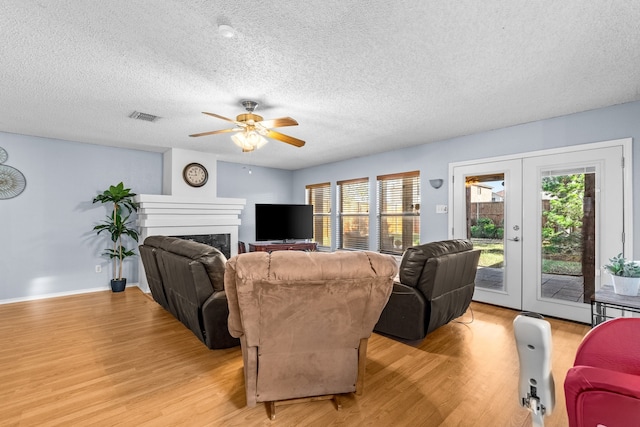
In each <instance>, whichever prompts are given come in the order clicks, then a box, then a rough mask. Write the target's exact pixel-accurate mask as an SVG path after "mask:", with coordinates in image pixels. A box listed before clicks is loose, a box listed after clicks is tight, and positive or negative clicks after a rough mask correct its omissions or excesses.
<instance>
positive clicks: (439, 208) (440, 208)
mask: <svg viewBox="0 0 640 427" xmlns="http://www.w3.org/2000/svg"><path fill="white" fill-rule="evenodd" d="M436 213H442V214H444V213H447V205H436Z"/></svg>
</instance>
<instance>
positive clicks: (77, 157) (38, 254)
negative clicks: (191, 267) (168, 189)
mask: <svg viewBox="0 0 640 427" xmlns="http://www.w3.org/2000/svg"><path fill="white" fill-rule="evenodd" d="M0 147H2V148H4V149H5V150H6V151H7V152H8V154H9V159H8V160H7V162H6V163H5V164H7V165H9V166H12V167H15V168H17V169H18V170H20V171H21V172H22V173H23V175H24V176H25V178H26V181H27V186H26V189H25V191H24V192H23V193H22V194H20V195H19V196H17V197H14V198H12V199H7V200H0V301H2V300H5V301H6V300H13V299H23V298H32V297H37V296H44V295H50V294H64V293H78V292H82V291H84V290H89V289H97V288H102V289H109V281H110V279H111V269H110V267H109V260H108V259H107V258H104V257H102V256H101V253H102V252H103V250H104V248H105V247H107V246H108V245H109V243H110V239H109V238H108V237H107V236H104V237H103V236H102V235H101V236H100V237H96V236H95V234H94V233H93V231H92V228H93V226H94V225H95V224H97V223H98V222H100V221H101V220H102V219H103V218H104V217H105V216H106V215H107V214H108V212H107V207H106V206H104V205H101V204H95V205H94V204H92V203H91V201H92V199H93V197H94V196H96V195H97V194H98V192H101V191H103V190H104V189H106V188H108V186H109V185H112V184H117V183H118V182H120V181H123V182H124V183H125V185H126V186H127V187H130V188H131V189H132V190H133V191H134V192H136V193H147V194H160V193H161V192H162V191H161V190H162V188H161V187H162V155H161V154H159V153H149V152H144V151H136V150H125V149H119V148H110V147H102V146H98V145H90V144H81V143H75V142H68V141H61V140H55V139H47V138H37V137H30V136H24V135H16V134H9V133H0ZM96 265H101V266H102V273H99V274H98V273H96V272H95V266H96ZM125 267H126V268H125V274H124V275H125V276H126V277H127V279H128V281H129V282H137V281H138V260H137V258H132V259H131V261H129V262H126V264H125Z"/></svg>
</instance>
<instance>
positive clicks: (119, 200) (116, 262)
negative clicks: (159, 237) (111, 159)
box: [93, 182, 138, 292]
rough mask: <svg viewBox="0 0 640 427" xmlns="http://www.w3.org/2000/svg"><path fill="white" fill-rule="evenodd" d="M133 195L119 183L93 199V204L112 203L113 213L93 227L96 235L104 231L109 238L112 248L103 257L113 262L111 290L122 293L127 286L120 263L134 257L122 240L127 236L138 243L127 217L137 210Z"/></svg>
mask: <svg viewBox="0 0 640 427" xmlns="http://www.w3.org/2000/svg"><path fill="white" fill-rule="evenodd" d="M135 195H136V194H135V193H132V192H131V189H130V188H124V184H123V183H122V182H121V183H119V184H118V185H115V186H114V185H111V186H109V189H108V190H105V191H104V192H102V194H99V195H98V196H96V197H95V198H94V199H93V203H98V202H100V203H112V204H113V211H112V212H111V215H110V216H107V219H106V220H104V221H103V222H102V224H99V225H96V226H95V227H93V230H94V231H96V232H97V233H96V234H100V233H102V232H103V231H106V232H107V233H108V234H109V235H110V236H111V241H112V242H113V247H110V248H107V249H106V250H105V251H104V253H103V255H106V256H108V257H109V258H110V259H111V260H112V261H113V279H111V290H112V291H113V292H122V291H124V288H125V287H126V285H127V279H126V278H124V277H122V262H123V261H124V259H125V258H127V257H130V256H134V255H135V253H134V250H133V249H127V248H126V247H125V245H124V244H123V241H122V238H123V237H124V236H128V237H130V238H131V239H133V240H135V241H136V242H137V241H138V230H137V229H135V228H133V227H131V221H130V220H129V217H130V216H131V212H135V211H137V210H138V204H137V203H136V202H135V201H134V200H133V197H134V196H135Z"/></svg>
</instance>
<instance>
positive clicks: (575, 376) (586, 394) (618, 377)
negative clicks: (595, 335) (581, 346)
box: [564, 365, 640, 426]
mask: <svg viewBox="0 0 640 427" xmlns="http://www.w3.org/2000/svg"><path fill="white" fill-rule="evenodd" d="M564 390H565V401H566V405H567V414H568V416H569V425H570V426H582V425H587V424H588V425H596V424H602V425H609V426H614V425H615V426H631V425H634V426H635V425H637V424H636V423H637V420H638V418H637V414H639V413H640V376H637V375H631V374H627V373H623V372H616V371H611V370H608V369H601V368H595V367H592V366H581V365H580V366H574V367H573V368H571V369H569V371H568V372H567V376H566V378H565V381H564Z"/></svg>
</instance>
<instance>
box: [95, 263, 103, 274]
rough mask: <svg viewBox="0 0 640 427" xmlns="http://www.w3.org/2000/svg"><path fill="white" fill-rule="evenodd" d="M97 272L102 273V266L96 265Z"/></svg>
mask: <svg viewBox="0 0 640 427" xmlns="http://www.w3.org/2000/svg"><path fill="white" fill-rule="evenodd" d="M96 273H102V266H101V265H96Z"/></svg>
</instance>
